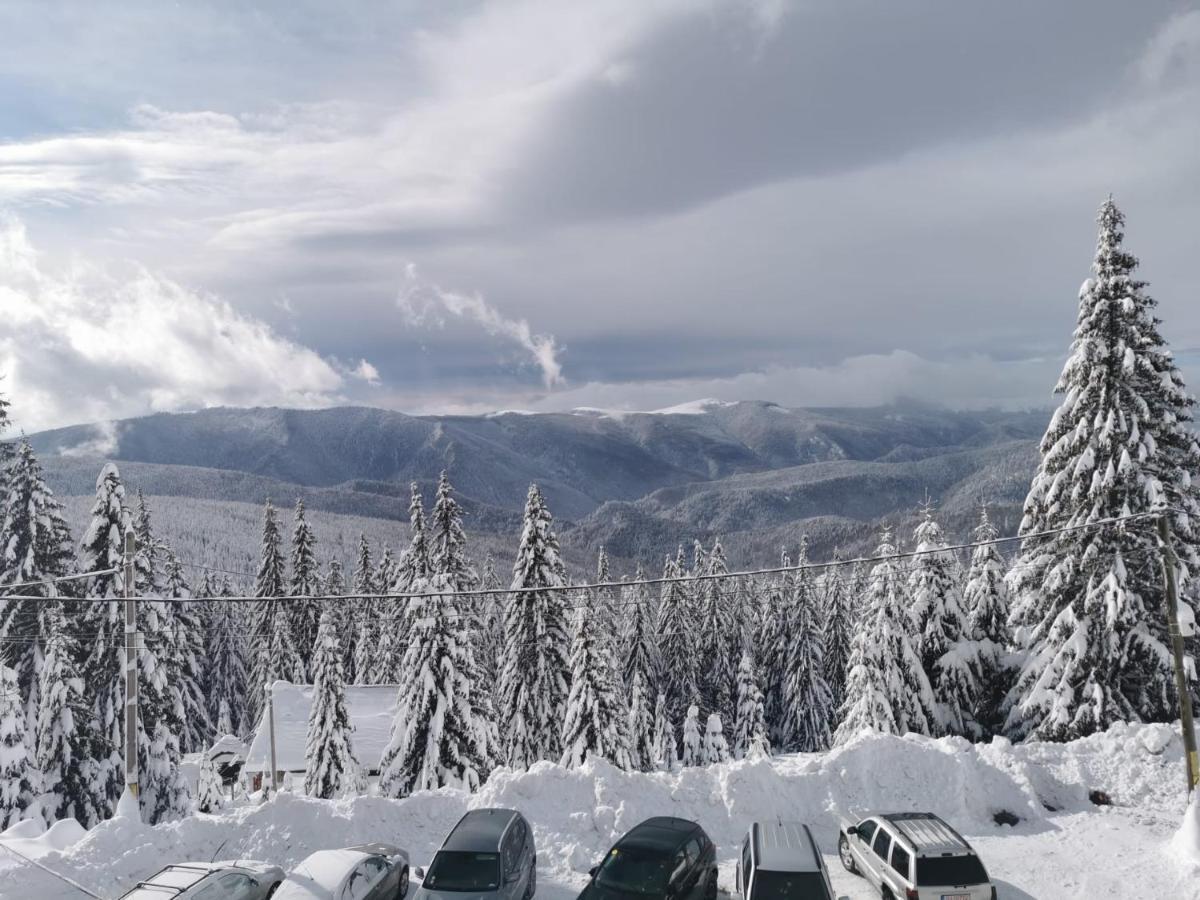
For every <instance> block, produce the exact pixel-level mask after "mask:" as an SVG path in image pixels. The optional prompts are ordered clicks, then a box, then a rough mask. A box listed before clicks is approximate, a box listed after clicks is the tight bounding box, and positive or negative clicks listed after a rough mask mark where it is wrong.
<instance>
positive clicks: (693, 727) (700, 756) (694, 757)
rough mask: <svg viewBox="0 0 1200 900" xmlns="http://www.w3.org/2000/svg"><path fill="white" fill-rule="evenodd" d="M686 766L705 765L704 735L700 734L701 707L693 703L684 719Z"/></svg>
mask: <svg viewBox="0 0 1200 900" xmlns="http://www.w3.org/2000/svg"><path fill="white" fill-rule="evenodd" d="M681 763H682V764H683V765H684V766H702V765H704V737H703V735H701V734H700V707H698V706H696V704H694V703H693V704H692V705H691V706H689V707H688V710H687V717H686V718H685V719H684V720H683V758H682V759H681Z"/></svg>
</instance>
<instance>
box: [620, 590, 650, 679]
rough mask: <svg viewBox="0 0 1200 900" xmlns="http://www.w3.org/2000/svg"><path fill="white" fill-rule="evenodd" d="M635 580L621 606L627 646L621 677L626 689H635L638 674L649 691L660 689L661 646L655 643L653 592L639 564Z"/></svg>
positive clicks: (624, 643) (623, 634)
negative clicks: (651, 607) (659, 656)
mask: <svg viewBox="0 0 1200 900" xmlns="http://www.w3.org/2000/svg"><path fill="white" fill-rule="evenodd" d="M634 580H635V581H637V582H639V583H638V584H632V585H629V586H628V587H626V588H625V591H624V599H623V606H622V609H623V610H624V621H625V628H624V630H623V633H622V634H621V635H620V642H619V644H620V646H621V647H622V648H623V649H624V662H623V664H622V666H621V676H622V678H621V680H622V683H623V684H624V685H625V689H626V690H627V691H628V692H630V693H632V691H633V681H634V678H635V677H637V676H639V675H640V677H641V681H642V689H643V690H644V691H646V692H647V693H648V695H649V694H654V693H657V691H656V690H655V688H656V685H657V680H658V679H657V673H658V647H657V646H656V645H655V640H654V633H653V627H654V626H653V622H652V620H651V617H650V593H649V591H648V590H647V586H646V585H645V584H643V583H641V582H644V581H645V575H644V574H643V573H642V570H641V567H640V566H639V567H638V570H637V574H636V575H635V576H634Z"/></svg>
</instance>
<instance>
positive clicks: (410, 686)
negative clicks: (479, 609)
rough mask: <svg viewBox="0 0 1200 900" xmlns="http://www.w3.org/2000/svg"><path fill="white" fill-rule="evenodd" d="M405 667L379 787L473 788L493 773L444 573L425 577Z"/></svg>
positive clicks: (404, 791) (401, 792)
mask: <svg viewBox="0 0 1200 900" xmlns="http://www.w3.org/2000/svg"><path fill="white" fill-rule="evenodd" d="M412 588H413V590H414V592H417V593H424V592H428V591H433V592H435V593H432V594H431V595H429V596H424V597H421V598H420V599H417V600H414V601H413V607H414V608H413V618H412V631H411V634H410V638H409V642H408V649H407V650H406V652H405V654H404V661H403V664H402V666H401V670H400V693H399V704H398V706H397V708H396V718H395V720H394V722H393V723H392V731H391V735H390V738H389V740H388V745H387V748H386V749H385V750H384V754H383V760H382V762H381V764H380V765H381V770H382V771H381V775H380V780H379V789H380V793H382V794H383V795H384V796H387V797H406V796H408V795H409V794H411V793H413V792H414V791H419V790H425V789H432V788H439V787H445V786H452V787H458V788H462V789H465V790H475V789H476V788H477V787H478V786H479V784H480V782H481V781H482V780H483V779H484V778H486V777H487V771H488V767H489V763H488V759H487V756H488V751H487V744H488V737H487V734H486V726H485V723H482V722H479V721H478V720H477V719H476V718H475V710H476V708H477V706H478V704H477V703H476V701H475V700H474V699H473V696H472V695H473V694H474V693H475V692H476V691H479V690H480V689H481V686H480V685H478V684H473V683H472V681H471V677H470V673H472V672H474V671H476V666H475V662H474V660H473V659H472V658H471V652H472V651H471V642H470V640H469V639H468V636H467V635H466V634H465V633H464V632H463V630H462V624H463V616H462V615H461V613H460V612H459V610H458V607H457V603H456V597H455V594H454V592H453V590H452V589H451V585H450V581H449V579H448V578H447V577H446V576H435V577H434V578H433V579H432V580H429V579H426V578H421V579H418V580H417V581H415V582H414V583H413V585H412Z"/></svg>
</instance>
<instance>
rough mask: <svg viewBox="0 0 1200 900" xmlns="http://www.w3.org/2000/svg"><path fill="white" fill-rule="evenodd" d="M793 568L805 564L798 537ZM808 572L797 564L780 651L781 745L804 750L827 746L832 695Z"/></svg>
mask: <svg viewBox="0 0 1200 900" xmlns="http://www.w3.org/2000/svg"><path fill="white" fill-rule="evenodd" d="M797 565H798V566H806V565H808V545H807V541H805V540H802V541H801V544H800V555H799V558H798V559H797ZM813 582H814V579H813V577H812V573H811V570H809V569H805V568H800V569H798V571H797V572H796V575H795V578H794V579H793V583H792V597H791V601H790V603H789V604H788V625H787V638H788V644H787V647H786V648H785V650H784V652H783V654H781V655H782V656H783V659H784V666H785V668H784V676H783V679H784V688H783V710H782V712H783V720H782V726H783V727H782V729H781V730H782V732H783V734H784V741H785V744H784V746H786V747H788V748H790V749H795V750H800V751H803V752H806V753H811V752H815V751H818V750H825V749H827V748H828V747H829V743H830V734H829V727H830V722H831V721H832V720H833V718H834V708H833V696H832V694H831V693H830V690H829V685H828V684H827V683H826V681H825V657H824V648H823V642H822V635H821V625H820V623H819V622H818V620H817V616H816V613H817V594H816V590H815V587H814V584H813Z"/></svg>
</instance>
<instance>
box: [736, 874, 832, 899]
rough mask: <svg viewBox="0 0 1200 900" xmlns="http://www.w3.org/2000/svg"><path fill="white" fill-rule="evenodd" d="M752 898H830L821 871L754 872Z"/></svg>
mask: <svg viewBox="0 0 1200 900" xmlns="http://www.w3.org/2000/svg"><path fill="white" fill-rule="evenodd" d="M750 900H829V892H828V891H827V890H825V879H824V878H822V877H821V873H820V872H764V871H763V870H762V869H759V870H758V871H757V872H755V873H754V884H753V886H752V888H751V891H750Z"/></svg>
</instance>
